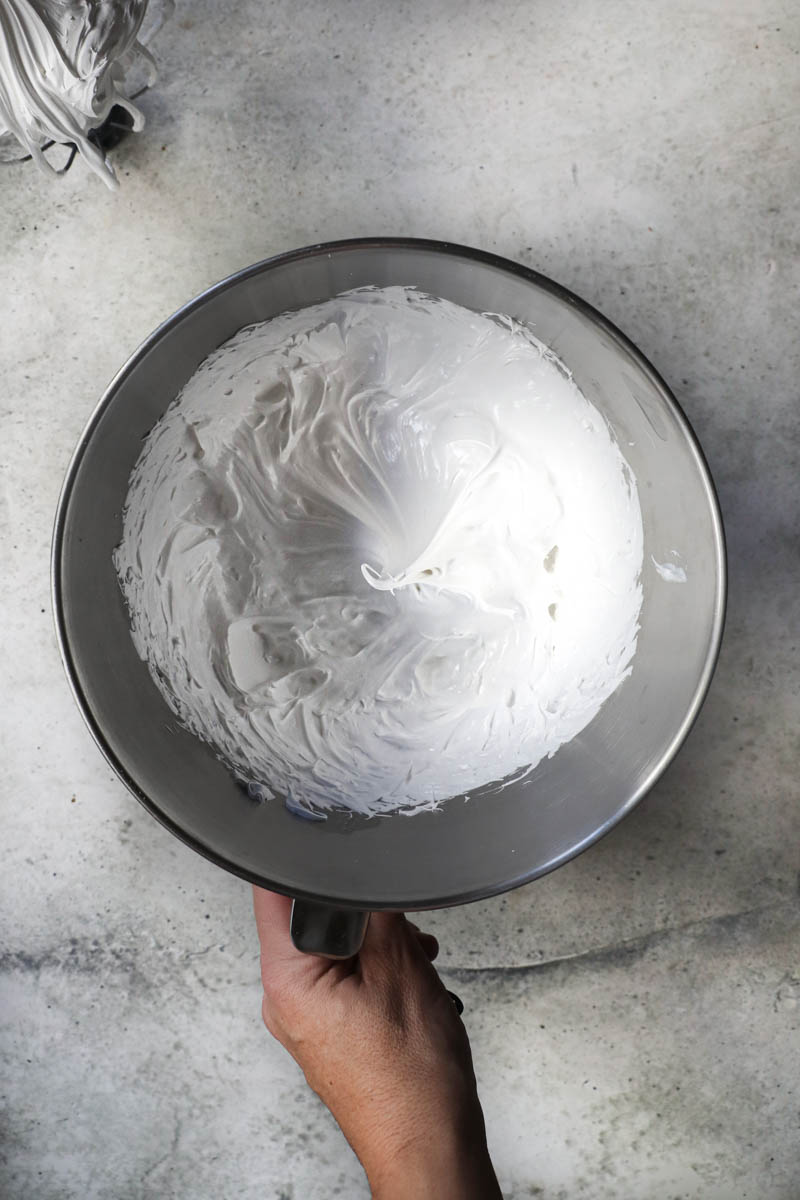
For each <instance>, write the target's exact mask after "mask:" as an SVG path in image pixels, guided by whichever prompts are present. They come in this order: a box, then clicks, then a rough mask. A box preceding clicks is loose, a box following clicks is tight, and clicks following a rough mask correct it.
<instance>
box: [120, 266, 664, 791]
mask: <svg viewBox="0 0 800 1200" xmlns="http://www.w3.org/2000/svg"><path fill="white" fill-rule="evenodd" d="M642 554H643V547H642V520H641V512H640V509H639V502H638V497H637V492H636V485H635V481H634V479H633V477H632V474H631V472H630V470H629V468H628V466H627V464H626V462H625V460H624V458H623V456H622V454H621V452H620V450H619V448H618V446H617V444H616V442H615V440H614V438H613V437H612V435H611V433H610V431H609V429H608V426H607V425H606V422H605V420H604V419H603V417H602V416H601V415H600V413H599V412H598V410H597V409H596V408H594V407H593V405H591V404H590V403H589V402H588V401H587V400H586V398H585V397H584V396H583V394H582V393H581V392H580V391H579V389H578V388H577V386H576V385H575V383H574V382H573V381H572V379H571V377H570V375H569V372H568V371H567V370H566V369H565V368H564V366H563V365H562V364H561V363H560V362H559V360H558V359H557V358H556V357H555V356H554V355H553V354H552V353H551V352H550V351H549V350H548V349H547V348H546V347H545V346H544V345H542V343H541V342H539V341H537V339H536V338H535V337H534V336H533V335H532V333H531V332H530V331H529V330H528V329H527V328H525V327H524V326H522V325H520V324H519V323H517V322H515V321H513V320H511V319H510V318H507V317H501V316H497V315H492V314H478V313H475V312H472V311H470V310H468V309H466V308H462V307H460V306H459V305H456V304H453V303H451V302H449V301H446V300H443V299H440V298H437V297H431V296H428V295H425V294H423V293H420V292H418V291H416V290H414V289H411V288H405V287H390V288H385V289H379V288H365V289H359V290H356V291H351V292H347V293H344V294H342V295H340V296H338V297H336V298H335V299H333V300H329V301H326V302H325V303H322V304H319V305H316V306H314V307H311V308H305V309H302V310H300V311H297V312H291V313H286V314H284V315H282V316H279V317H276V318H274V319H273V320H270V321H266V322H264V323H262V324H258V325H253V326H250V327H248V328H246V329H242V330H241V331H240V332H239V333H237V334H236V335H235V336H234V337H233V338H231V339H230V341H228V342H226V343H225V344H224V345H223V346H222V347H221V348H220V349H218V350H217V351H215V352H214V353H213V354H212V355H210V356H209V357H208V358H207V359H206V360H205V361H204V362H203V363H202V364H201V365H200V367H199V368H198V369H197V371H196V372H195V374H194V375H193V376H192V378H191V379H190V380H189V382H188V383H187V384H186V386H185V387H184V389H183V391H182V392H181V393H180V395H179V396H178V397H177V399H176V400H175V401H174V402H173V403H172V404H171V405H170V407H169V409H168V410H167V412H166V413H165V414H164V416H163V417H162V418H161V420H159V422H158V423H157V424H156V425H155V427H154V428H153V429H152V431H151V432H150V434H149V436H148V437H147V439H146V441H145V444H144V448H143V450H142V453H141V456H140V458H139V460H138V462H137V464H136V466H135V469H134V471H133V475H132V477H131V482H130V490H129V493H128V497H127V503H126V507H125V512H124V522H123V537H122V541H121V543H120V545H119V547H118V548H117V550H116V552H115V566H116V569H117V572H118V574H119V578H120V582H121V586H122V590H123V593H124V596H125V599H126V601H127V605H128V608H129V612H130V616H131V623H132V633H133V638H134V642H135V645H136V648H137V650H138V653H139V654H140V656H141V657H142V658H143V659H144V660H146V662H147V664H148V666H149V668H150V671H151V674H152V677H153V679H154V681H155V682H156V684H157V686H158V687H159V688H160V690H161V692H162V694H163V695H164V698H165V699H166V701H167V703H168V704H169V706H170V707H171V709H172V710H173V712H174V713H175V714H176V715H177V717H178V718H179V719H180V721H181V722H183V723H184V724H185V725H186V726H187V727H188V728H189V729H190V730H192V731H193V732H194V733H195V734H197V735H198V736H199V737H201V738H203V739H204V740H206V741H207V742H209V743H210V744H211V745H212V746H213V747H214V748H215V749H216V751H217V753H218V754H219V755H220V756H221V757H222V758H223V760H224V761H226V762H227V763H228V764H229V766H230V767H231V768H232V769H233V770H234V772H235V773H236V775H237V777H239V778H240V779H241V780H243V781H246V782H249V783H250V784H252V785H253V786H254V787H255V789H256V790H257V791H261V792H264V793H266V794H271V793H277V794H279V795H282V796H284V797H285V798H286V800H287V803H288V804H289V806H290V807H291V808H292V809H294V810H295V811H299V812H302V813H306V814H312V815H313V814H319V813H324V812H325V810H327V809H331V808H344V809H351V810H354V811H357V812H359V813H365V814H378V813H385V812H389V811H394V810H401V811H404V812H416V811H420V810H423V809H430V808H435V807H436V806H438V805H439V804H440V803H441V802H442V801H443V800H445V799H447V798H448V797H451V796H457V795H462V794H466V793H470V792H473V791H475V790H476V789H478V788H480V787H482V786H483V785H487V784H492V783H497V782H499V781H502V780H504V779H506V778H508V777H509V776H511V775H512V774H515V773H518V772H520V771H524V770H526V769H533V767H535V766H536V764H537V763H539V762H540V761H541V760H542V758H544V757H545V756H547V755H552V754H554V753H555V752H556V751H557V750H558V748H559V747H560V746H562V745H564V743H565V742H568V741H569V740H570V739H571V738H573V737H574V736H575V735H576V734H577V733H579V732H580V731H581V730H582V729H583V728H584V727H585V726H586V725H587V724H588V723H589V722H590V721H591V720H592V718H593V717H594V716H595V715H596V714H597V712H598V711H599V709H600V707H601V705H602V704H603V702H604V701H605V700H607V699H608V697H609V696H610V695H611V694H612V693H613V692H614V690H615V689H616V688H617V687H618V686H619V684H620V683H621V682H622V680H623V679H624V678H625V677H626V675H627V674H628V673H629V671H630V668H631V661H632V659H633V656H634V653H635V649H636V637H637V631H638V619H639V611H640V607H641V602H642V589H641V584H640V572H641V569H642Z"/></svg>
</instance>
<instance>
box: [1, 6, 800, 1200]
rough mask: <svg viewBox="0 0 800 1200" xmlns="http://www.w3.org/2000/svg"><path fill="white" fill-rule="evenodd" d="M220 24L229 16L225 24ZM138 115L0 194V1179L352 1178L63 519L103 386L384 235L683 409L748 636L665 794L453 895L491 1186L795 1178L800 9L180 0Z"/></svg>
mask: <svg viewBox="0 0 800 1200" xmlns="http://www.w3.org/2000/svg"><path fill="white" fill-rule="evenodd" d="M223 14H225V15H224V16H223ZM156 51H157V57H158V60H159V67H160V79H159V82H158V84H157V86H156V87H155V89H154V90H152V91H151V92H149V93H148V94H147V95H146V96H145V97H144V98H143V108H144V109H145V112H146V115H147V121H148V125H147V129H146V131H145V132H144V133H143V134H141V135H140V136H137V137H132V138H131V139H129V140H128V141H127V142H125V143H123V144H122V145H121V146H120V147H119V148H118V150H116V151H115V152H114V161H115V163H116V165H117V169H118V172H119V175H120V180H121V184H122V188H121V191H120V193H119V194H118V195H116V196H111V195H109V194H108V193H107V192H106V190H105V189H104V187H103V186H102V184H100V183H99V181H97V180H96V179H94V178H92V177H89V176H88V174H87V172H86V171H85V170H84V169H83V167H82V166H81V165H80V164H76V165H75V166H74V168H73V169H72V171H71V172H70V173H69V174H68V175H67V176H65V177H64V178H63V179H60V180H50V179H47V178H44V177H43V176H41V175H39V173H38V172H37V171H36V169H35V168H34V167H33V166H32V165H31V164H26V165H23V166H17V167H5V168H3V169H2V173H0V272H1V274H0V281H1V282H2V326H1V328H2V333H1V334H0V342H1V343H2V366H3V379H2V388H1V389H0V403H1V404H2V437H1V438H0V463H2V472H1V474H0V521H1V522H2V564H3V569H2V572H0V596H2V614H3V615H2V622H0V639H2V641H1V642H0V650H1V652H2V662H3V676H4V681H5V686H4V689H3V705H2V715H3V720H2V755H3V772H2V782H0V789H1V790H2V803H3V836H2V850H1V851H0V852H1V853H2V861H3V866H2V877H1V879H2V883H1V885H0V886H1V887H2V913H1V914H0V937H1V939H2V958H1V959H0V968H2V970H1V973H0V1021H2V1047H1V1048H0V1055H1V1057H2V1061H3V1064H4V1067H3V1071H2V1083H1V1084H0V1091H1V1092H2V1105H3V1115H2V1129H3V1133H2V1158H1V1159H0V1193H2V1195H3V1196H4V1197H5V1196H7V1197H9V1198H10V1200H22V1198H28V1197H35V1198H36V1200H56V1198H58V1200H61V1198H63V1197H81V1198H82V1200H95V1198H98V1200H99V1198H103V1200H105V1198H109V1200H111V1198H112V1197H113V1198H114V1200H138V1198H140V1197H141V1198H145V1197H147V1198H149V1197H176V1198H178V1200H183V1198H184V1197H186V1198H188V1197H192V1200H205V1198H207V1197H208V1198H211V1197H214V1198H218V1197H228V1196H236V1197H250V1196H252V1197H256V1196H258V1197H265V1198H273V1200H279V1198H283V1200H286V1198H288V1197H292V1198H293V1200H316V1198H320V1200H321V1198H322V1197H328V1196H333V1195H341V1196H345V1197H358V1196H364V1195H366V1194H367V1193H366V1187H365V1184H364V1182H363V1177H362V1176H361V1173H360V1169H359V1167H358V1164H357V1163H356V1162H355V1160H354V1159H353V1157H352V1155H351V1154H350V1152H349V1150H348V1149H347V1147H346V1145H345V1144H344V1142H343V1141H342V1139H341V1137H340V1135H339V1134H338V1131H337V1129H336V1127H335V1126H334V1124H333V1122H332V1120H331V1119H330V1118H329V1117H328V1115H327V1113H326V1112H325V1111H324V1110H322V1109H321V1108H320V1106H319V1105H318V1103H317V1102H316V1100H315V1099H314V1097H313V1096H311V1095H310V1094H309V1093H308V1092H307V1091H306V1089H305V1086H304V1084H303V1081H302V1078H301V1077H300V1076H299V1074H298V1072H297V1070H296V1069H295V1067H294V1065H293V1063H292V1062H291V1061H290V1060H289V1059H288V1057H287V1056H286V1055H285V1054H284V1052H283V1051H282V1050H281V1049H280V1048H279V1047H278V1046H276V1045H274V1044H272V1043H271V1042H270V1040H269V1039H268V1037H267V1035H266V1034H265V1033H264V1031H263V1030H262V1029H261V1027H260V1023H259V991H258V982H257V957H256V946H255V940H254V935H253V931H252V929H251V924H250V912H249V896H248V894H247V888H246V887H245V885H243V884H242V883H241V882H240V881H238V880H236V879H234V878H232V877H229V876H226V875H224V874H223V873H221V872H219V871H218V870H216V869H215V868H213V867H211V866H210V865H209V864H208V863H206V862H204V861H203V860H201V859H200V858H199V857H197V856H196V855H194V854H192V853H191V852H190V851H188V850H186V849H185V848H184V847H182V846H181V845H180V844H179V843H177V842H176V841H175V840H174V839H172V838H171V837H170V836H169V835H168V834H167V833H166V832H164V831H163V830H162V829H161V828H160V827H159V826H157V825H156V823H155V822H154V821H153V820H152V819H151V818H150V817H149V816H148V815H147V814H146V813H145V812H144V811H143V810H141V809H140V808H139V807H138V805H137V804H136V803H135V801H134V800H132V799H131V798H130V797H129V796H128V795H127V793H126V792H125V791H124V789H123V788H122V787H121V785H120V784H119V783H118V782H117V781H116V780H115V779H114V778H113V777H112V775H111V772H110V770H109V769H108V768H107V767H106V766H105V764H104V762H103V760H102V759H101V758H100V756H99V754H98V753H97V751H96V750H95V748H94V746H93V744H92V743H91V741H90V738H89V736H88V734H87V732H86V731H85V729H84V727H83V725H82V722H81V719H80V717H79V715H78V714H77V711H76V710H75V708H74V706H73V703H72V700H71V698H70V695H69V692H68V689H67V686H66V683H65V681H64V679H63V675H62V671H61V667H60V664H59V661H58V655H57V650H56V646H55V640H54V635H53V628H52V618H51V614H50V608H49V593H48V551H49V539H50V528H51V520H52V514H53V510H54V508H55V503H56V498H57V494H58V490H59V486H60V482H61V478H62V476H63V472H64V470H65V467H66V464H67V461H68V459H69V455H70V453H71V450H72V448H73V445H74V443H75V441H76V439H77V437H78V435H79V433H80V431H81V428H82V426H83V424H84V422H85V420H86V418H87V417H88V415H89V413H90V411H91V409H92V407H93V405H94V403H95V401H96V399H97V397H98V396H99V394H100V392H101V391H102V389H103V387H104V386H105V384H106V383H107V381H108V379H109V378H110V376H111V375H112V374H113V373H114V371H115V370H116V369H117V367H118V366H120V365H121V363H122V362H123V361H124V359H125V358H126V357H127V355H128V354H129V353H130V352H131V351H132V350H133V349H134V348H135V346H136V345H137V343H138V342H139V341H140V340H141V339H142V338H143V337H144V336H146V334H147V333H148V332H149V331H150V330H151V329H152V328H153V327H154V326H155V325H156V324H157V323H158V322H159V321H160V320H162V319H163V318H164V317H165V316H167V315H168V314H169V313H170V312H171V311H172V310H173V309H174V308H176V307H177V306H178V305H179V304H181V303H182V302H184V301H185V300H186V299H188V298H189V297H191V296H192V295H194V294H196V293H197V292H198V291H200V290H201V289H202V288H204V287H205V286H206V285H208V284H210V283H211V282H213V281H214V280H216V279H218V278H221V277H222V276H224V275H226V274H228V273H229V272H231V271H233V270H235V269H237V268H239V267H242V266H244V265H246V264H248V263H250V262H253V261H255V260H257V259H259V258H262V257H265V256H267V255H269V254H271V253H274V252H277V251H280V250H284V249H289V248H292V247H295V246H299V245H303V244H306V243H309V242H312V241H316V240H320V239H328V238H336V237H346V236H358V235H363V234H370V233H375V232H382V233H395V234H409V235H414V236H428V237H442V238H448V239H451V240H456V241H460V242H464V243H467V244H473V245H476V246H480V247H482V248H485V249H489V250H493V251H496V252H499V253H501V254H504V255H507V256H509V257H511V258H514V259H517V260H519V261H522V262H525V263H528V264H530V265H532V266H535V267H537V268H538V269H540V270H542V271H543V272H545V273H546V274H549V275H551V276H552V277H553V278H556V279H558V280H560V281H561V282H562V283H564V284H566V285H567V286H569V287H572V288H573V289H574V290H575V291H577V292H578V293H579V294H581V295H582V296H584V297H585V298H586V299H587V300H589V301H590V302H592V303H593V304H595V305H597V306H598V307H599V308H600V309H601V310H602V311H603V312H605V313H606V314H607V315H608V316H609V317H610V318H611V319H612V320H613V321H615V322H616V323H617V324H618V325H619V326H620V327H621V328H622V329H623V330H625V332H626V333H628V334H629V336H630V337H631V338H632V339H633V340H634V341H635V342H637V343H638V345H640V346H641V348H642V349H643V351H644V352H645V354H646V355H647V356H648V357H649V358H651V360H652V361H653V362H654V363H655V365H656V366H657V367H658V369H659V370H660V371H661V372H662V373H663V375H664V376H665V377H666V379H667V380H668V382H669V383H670V384H671V385H672V387H673V388H674V390H675V391H676V393H677V395H678V397H679V399H680V400H681V402H682V404H683V405H684V407H685V409H686V412H687V414H688V416H689V418H690V420H691V421H692V422H693V424H694V426H695V428H696V429H697V431H698V433H699V434H700V437H701V439H702V442H703V445H704V448H705V450H706V452H707V455H708V458H709V461H710V464H711V468H712V471H713V473H714V476H715V479H716V481H717V484H718V486H719V491H720V496H721V501H722V506H723V510H724V515H725V519H726V524H727V533H728V539H729V550H730V583H731V594H730V606H729V619H728V627H727V634H726V640H725V644H724V647H723V653H722V657H721V661H720V665H719V669H718V672H717V676H716V679H715V683H714V685H713V688H712V691H711V694H710V696H709V699H708V701H707V703H706V705H705V708H704V710H703V713H702V715H701V717H700V720H699V721H698V723H697V725H696V727H695V729H694V731H693V733H692V734H691V736H690V739H689V741H688V742H687V744H686V746H685V748H684V750H683V751H682V753H681V755H680V756H679V758H678V760H677V761H676V762H675V764H674V765H673V766H672V768H671V769H670V771H669V772H668V774H667V775H666V776H665V778H664V779H663V780H662V782H661V783H660V784H659V785H658V787H657V788H656V789H655V790H654V791H653V793H652V794H651V795H650V796H649V797H648V798H647V799H646V800H645V801H644V802H643V803H642V805H641V806H640V808H639V809H638V810H637V811H636V812H635V813H634V814H633V815H632V816H631V817H629V818H628V819H627V820H626V821H625V822H624V823H623V824H622V825H621V826H620V827H619V828H618V829H617V830H616V831H615V832H613V833H612V834H611V835H610V836H609V837H608V838H606V839H605V840H604V841H603V842H602V843H600V844H599V845H598V846H596V847H595V848H594V849H592V850H590V851H589V852H588V853H586V854H585V855H583V856H582V857H581V858H580V859H578V860H576V861H574V862H573V863H571V864H569V865H568V866H566V867H564V868H563V869H562V870H560V871H558V872H557V873H555V874H554V875H552V876H550V877H548V878H547V879H544V880H541V881H539V882H538V883H536V884H533V885H531V886H530V887H527V888H524V889H522V890H520V891H518V892H515V893H513V894H510V895H508V896H506V897H504V898H502V899H498V900H494V901H491V902H486V903H482V904H478V905H473V906H470V907H468V908H464V909H460V910H452V911H448V912H442V913H437V914H431V916H430V918H429V919H426V924H427V925H428V926H429V927H430V928H432V929H434V930H435V931H436V933H437V935H438V936H439V938H440V940H441V942H442V963H443V969H444V973H445V974H446V977H447V979H448V982H449V983H450V985H451V986H452V987H454V988H455V989H456V990H458V991H459V992H460V993H461V994H462V995H463V998H464V1000H465V1001H466V1005H467V1011H466V1020H467V1024H468V1027H469V1030H470V1033H471V1036H472V1039H473V1044H474V1048H475V1055H476V1063H477V1069H478V1072H479V1076H480V1081H481V1086H482V1093H483V1096H484V1100H485V1107H486V1111H487V1121H488V1126H489V1133H490V1140H491V1145H492V1150H493V1153H494V1156H495V1160H496V1163H497V1168H498V1173H499V1176H500V1179H501V1182H502V1185H503V1188H504V1193H505V1195H506V1196H508V1197H511V1198H514V1200H521V1198H522V1197H528V1196H543V1197H546V1198H547V1200H557V1198H559V1200H560V1198H569V1200H572V1197H589V1198H597V1200H605V1198H611V1200H617V1198H625V1200H627V1198H631V1200H677V1198H678V1197H681V1198H691V1200H695V1198H696V1200H709V1198H710V1200H744V1198H758V1200H797V1197H798V1196H800V1095H799V1094H798V1085H797V1079H798V1078H800V1031H799V1030H798V1025H799V1024H800V874H799V872H800V844H799V841H800V839H799V838H798V833H799V832H800V784H799V783H798V774H800V733H799V732H798V730H800V670H799V669H798V639H800V601H798V566H799V565H800V551H799V542H800V535H799V533H798V521H799V518H800V467H799V465H798V452H799V450H800V396H799V394H798V392H799V389H798V378H799V377H800V344H799V343H798V336H797V330H798V319H797V312H798V300H800V296H798V286H799V285H800V264H799V260H798V249H799V247H798V211H797V209H798V194H800V167H798V128H797V126H798V120H800V14H799V13H798V10H797V7H796V5H794V4H792V3H789V2H782V0H758V2H756V0H696V2H694V3H692V4H687V3H684V2H683V0H672V2H671V3H666V2H665V0H655V2H654V3H651V4H648V5H641V4H634V3H630V2H627V0H611V2H610V3H607V4H602V5H601V4H600V3H591V2H589V0H576V2H575V3H574V4H572V5H569V6H565V5H560V4H556V3H554V2H552V0H539V2H531V3H521V2H516V3H515V2H512V0H497V2H496V3H493V4H488V5H487V4H479V3H473V2H471V0H466V2H461V3H456V2H455V0H440V3H438V4H437V5H435V6H432V5H422V4H420V3H402V2H400V3H395V4H391V5H390V4H376V3H366V2H365V0H352V2H351V3H347V4H341V5H337V6H333V5H325V4H322V3H321V2H318V0H313V2H310V3H307V4H305V5H302V6H295V5H291V4H289V3H286V2H285V0H275V2H274V3H257V2H256V0H245V2H243V3H242V4H239V5H236V6H227V5H226V6H223V5H221V4H213V3H211V2H210V0H205V2H204V0H198V2H197V3H194V4H192V5H188V4H186V3H181V0H179V2H178V11H177V13H176V17H175V19H174V21H173V22H172V24H171V25H170V26H169V27H168V28H167V29H165V30H164V32H163V34H162V36H161V38H160V39H159V41H158V43H157V45H156Z"/></svg>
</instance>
